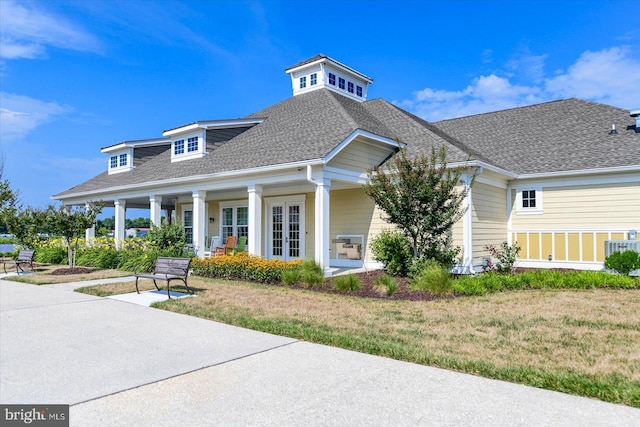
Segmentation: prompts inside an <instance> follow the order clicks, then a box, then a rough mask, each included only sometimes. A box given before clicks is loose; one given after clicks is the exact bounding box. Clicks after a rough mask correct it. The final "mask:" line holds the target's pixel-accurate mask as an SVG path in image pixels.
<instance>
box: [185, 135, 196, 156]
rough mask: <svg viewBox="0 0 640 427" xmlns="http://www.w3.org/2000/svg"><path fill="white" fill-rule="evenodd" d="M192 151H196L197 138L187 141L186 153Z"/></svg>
mask: <svg viewBox="0 0 640 427" xmlns="http://www.w3.org/2000/svg"><path fill="white" fill-rule="evenodd" d="M194 151H198V137H197V136H193V137H191V138H189V139H187V153H193V152H194Z"/></svg>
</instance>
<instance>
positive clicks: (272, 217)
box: [268, 202, 304, 261]
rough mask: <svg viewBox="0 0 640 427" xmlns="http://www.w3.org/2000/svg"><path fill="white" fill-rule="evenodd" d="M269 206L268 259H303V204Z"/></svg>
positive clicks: (275, 203)
mask: <svg viewBox="0 0 640 427" xmlns="http://www.w3.org/2000/svg"><path fill="white" fill-rule="evenodd" d="M269 206H270V207H269V230H268V233H269V240H268V242H269V258H279V259H284V260H287V261H289V260H294V259H298V258H302V257H304V204H303V203H301V202H281V203H278V202H274V203H272V204H270V205H269Z"/></svg>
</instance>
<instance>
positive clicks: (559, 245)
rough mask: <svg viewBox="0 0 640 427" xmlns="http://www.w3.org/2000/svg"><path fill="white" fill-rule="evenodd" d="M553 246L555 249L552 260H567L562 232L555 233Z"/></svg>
mask: <svg viewBox="0 0 640 427" xmlns="http://www.w3.org/2000/svg"><path fill="white" fill-rule="evenodd" d="M553 248H554V250H555V256H554V260H556V261H566V260H567V250H566V239H565V235H564V233H556V234H555V242H554V246H553Z"/></svg>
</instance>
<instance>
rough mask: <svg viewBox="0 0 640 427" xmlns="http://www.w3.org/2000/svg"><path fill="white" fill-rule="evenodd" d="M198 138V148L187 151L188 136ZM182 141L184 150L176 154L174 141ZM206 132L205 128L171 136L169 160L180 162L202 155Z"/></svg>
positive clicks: (204, 148) (204, 149)
mask: <svg viewBox="0 0 640 427" xmlns="http://www.w3.org/2000/svg"><path fill="white" fill-rule="evenodd" d="M196 137H197V138H198V149H197V150H196V151H189V138H196ZM181 140H182V141H184V152H183V153H181V154H176V152H175V143H176V141H181ZM206 145H207V134H206V130H202V131H201V132H199V133H189V134H182V135H180V136H175V137H173V138H171V161H172V162H181V161H183V160H190V159H198V158H200V157H203V156H204V155H205V154H206V153H207V152H206Z"/></svg>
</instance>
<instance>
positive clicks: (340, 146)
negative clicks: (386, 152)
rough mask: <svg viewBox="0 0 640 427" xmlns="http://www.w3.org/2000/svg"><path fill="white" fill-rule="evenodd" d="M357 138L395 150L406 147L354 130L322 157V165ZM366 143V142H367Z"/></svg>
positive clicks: (399, 143) (364, 131)
mask: <svg viewBox="0 0 640 427" xmlns="http://www.w3.org/2000/svg"><path fill="white" fill-rule="evenodd" d="M358 137H364V138H366V139H368V140H370V141H374V142H376V143H379V144H381V145H386V146H390V147H393V148H394V149H395V148H404V147H405V146H406V144H405V143H403V142H399V141H396V140H394V139H390V138H385V137H383V136H380V135H376V134H375V133H371V132H367V131H366V130H362V129H356V130H354V131H353V132H351V134H350V135H349V136H347V137H346V138H345V139H344V140H343V141H342V142H341V143H340V144H338V145H337V146H336V147H335V148H333V149H332V150H331V151H329V153H328V154H327V155H326V156H324V157H323V159H322V160H323V162H324V163H329V162H330V161H331V160H332V159H333V158H334V157H335V156H337V155H338V154H339V153H340V152H341V151H342V150H344V149H345V148H346V147H347V145H349V144H350V143H351V142H353V140H355V139H356V138H358ZM367 142H368V141H367Z"/></svg>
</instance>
